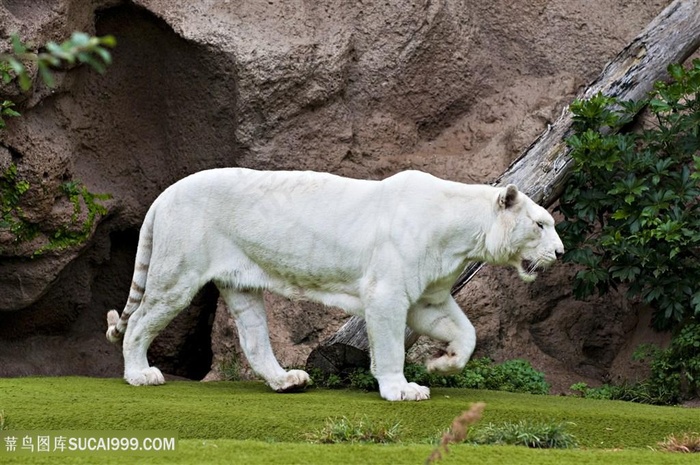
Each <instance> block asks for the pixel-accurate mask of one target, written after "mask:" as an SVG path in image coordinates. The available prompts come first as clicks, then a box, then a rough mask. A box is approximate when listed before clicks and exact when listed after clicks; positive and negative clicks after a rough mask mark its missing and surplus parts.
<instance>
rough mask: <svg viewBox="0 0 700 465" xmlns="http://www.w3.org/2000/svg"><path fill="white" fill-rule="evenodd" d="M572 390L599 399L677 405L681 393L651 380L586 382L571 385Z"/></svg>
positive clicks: (583, 395) (587, 397) (582, 395)
mask: <svg viewBox="0 0 700 465" xmlns="http://www.w3.org/2000/svg"><path fill="white" fill-rule="evenodd" d="M570 389H571V390H572V391H578V392H579V393H580V395H581V397H584V398H586V399H599V400H623V401H627V402H637V403H640V404H652V405H675V404H677V403H678V401H679V393H678V391H677V390H674V389H673V387H671V386H669V385H668V384H666V383H658V384H654V383H651V382H649V381H642V382H638V383H623V384H620V385H612V384H603V385H602V386H599V387H589V386H588V385H587V384H586V383H576V384H573V385H571V388H570Z"/></svg>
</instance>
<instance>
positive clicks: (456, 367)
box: [408, 296, 476, 374]
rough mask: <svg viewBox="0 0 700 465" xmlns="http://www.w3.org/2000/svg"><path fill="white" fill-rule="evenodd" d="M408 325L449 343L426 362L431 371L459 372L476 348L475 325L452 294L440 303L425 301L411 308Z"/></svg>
mask: <svg viewBox="0 0 700 465" xmlns="http://www.w3.org/2000/svg"><path fill="white" fill-rule="evenodd" d="M408 325H409V327H411V329H413V330H414V331H416V332H417V333H418V334H423V335H426V336H428V337H430V338H432V339H435V340H437V341H442V342H445V343H447V346H446V347H445V349H444V350H443V351H442V352H441V353H440V354H439V355H438V356H436V357H435V358H433V359H431V360H428V362H427V363H426V368H427V369H428V371H429V372H438V373H442V374H455V373H458V372H460V371H462V369H463V368H464V366H465V365H466V364H467V362H468V361H469V359H470V358H471V356H472V353H473V352H474V348H475V346H476V331H475V330H474V326H473V325H472V324H471V322H470V321H469V319H468V318H467V316H466V315H465V314H464V312H463V311H462V309H461V308H459V306H458V305H457V302H455V300H454V299H453V298H452V297H451V296H448V297H446V298H445V300H444V301H443V302H441V303H439V304H423V305H417V306H415V307H414V308H412V309H411V310H410V311H409V314H408Z"/></svg>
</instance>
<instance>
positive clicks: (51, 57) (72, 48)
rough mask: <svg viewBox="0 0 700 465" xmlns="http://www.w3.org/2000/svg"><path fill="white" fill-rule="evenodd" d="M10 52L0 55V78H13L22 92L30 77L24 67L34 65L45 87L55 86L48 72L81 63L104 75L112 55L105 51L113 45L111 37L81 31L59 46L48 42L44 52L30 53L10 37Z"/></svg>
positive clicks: (27, 48) (15, 36)
mask: <svg viewBox="0 0 700 465" xmlns="http://www.w3.org/2000/svg"><path fill="white" fill-rule="evenodd" d="M11 40H12V53H11V54H3V55H0V77H1V78H2V80H3V82H4V83H5V84H7V83H9V82H11V81H12V80H13V79H17V81H18V82H19V85H20V88H21V89H22V90H25V91H26V90H29V88H30V87H31V86H32V78H31V76H30V75H29V72H28V71H27V67H26V66H25V63H26V62H35V63H36V65H37V69H38V71H39V76H41V79H42V80H43V81H44V83H45V84H46V85H48V86H49V87H53V86H54V85H55V80H54V78H53V74H52V73H51V70H52V69H60V68H61V67H66V66H73V65H76V64H78V63H85V64H87V65H89V66H90V67H92V68H93V69H94V70H95V71H97V72H99V73H104V71H105V69H106V67H107V65H109V64H110V63H111V62H112V56H111V54H110V52H109V50H107V49H108V48H112V47H114V46H115V45H116V43H117V42H116V39H115V38H114V37H113V36H104V37H91V36H89V35H88V34H85V33H84V32H74V33H73V34H72V35H71V37H70V39H68V40H66V41H64V42H63V43H61V44H58V43H56V42H48V43H47V44H46V47H45V51H42V52H31V51H30V50H29V47H28V46H27V45H26V44H24V43H23V42H22V41H21V40H20V39H19V36H17V35H16V34H15V35H13V36H12V39H11Z"/></svg>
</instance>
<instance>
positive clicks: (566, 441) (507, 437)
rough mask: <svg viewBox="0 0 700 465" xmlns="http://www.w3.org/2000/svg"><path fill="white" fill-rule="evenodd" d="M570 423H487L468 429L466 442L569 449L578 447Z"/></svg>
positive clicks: (524, 421)
mask: <svg viewBox="0 0 700 465" xmlns="http://www.w3.org/2000/svg"><path fill="white" fill-rule="evenodd" d="M569 425H570V423H544V422H535V421H530V420H521V421H518V422H504V423H500V424H493V423H489V424H488V425H486V426H483V427H477V429H475V430H472V431H470V434H469V437H468V439H467V441H468V442H472V443H474V444H480V445H485V444H491V445H512V446H526V447H530V448H533V449H570V448H574V447H578V442H577V441H576V438H575V437H574V435H573V434H571V433H570V432H568V431H567V427H568V426H569Z"/></svg>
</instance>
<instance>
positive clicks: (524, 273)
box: [515, 259, 537, 283]
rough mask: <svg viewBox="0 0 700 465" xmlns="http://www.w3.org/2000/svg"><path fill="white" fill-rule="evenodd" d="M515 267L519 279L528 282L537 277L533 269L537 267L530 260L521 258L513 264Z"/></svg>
mask: <svg viewBox="0 0 700 465" xmlns="http://www.w3.org/2000/svg"><path fill="white" fill-rule="evenodd" d="M515 268H516V269H517V270H518V275H519V276H520V279H522V280H523V281H525V282H528V283H529V282H532V281H534V280H535V279H536V278H537V273H535V269H537V263H536V262H532V261H530V260H527V259H522V260H520V261H519V262H518V263H517V264H516V265H515Z"/></svg>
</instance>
